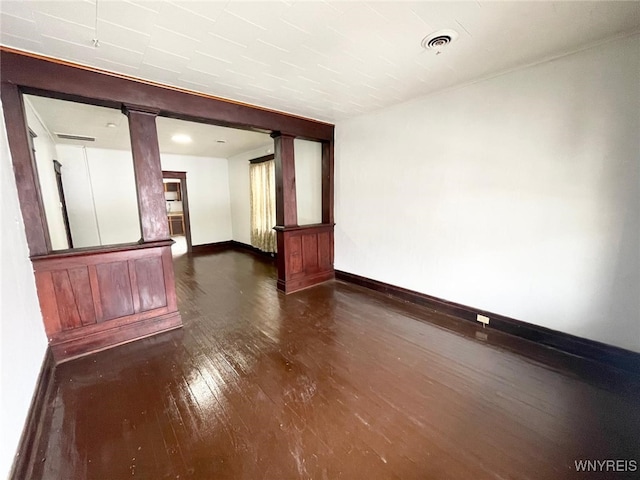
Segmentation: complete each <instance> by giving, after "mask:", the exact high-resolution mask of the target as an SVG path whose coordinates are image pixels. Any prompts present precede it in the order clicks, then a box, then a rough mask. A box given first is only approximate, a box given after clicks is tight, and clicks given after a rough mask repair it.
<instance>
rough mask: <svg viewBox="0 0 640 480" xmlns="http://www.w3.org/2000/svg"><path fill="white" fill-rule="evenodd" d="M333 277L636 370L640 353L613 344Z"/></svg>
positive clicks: (387, 286) (374, 283)
mask: <svg viewBox="0 0 640 480" xmlns="http://www.w3.org/2000/svg"><path fill="white" fill-rule="evenodd" d="M336 279H337V280H342V281H344V282H349V283H353V284H355V285H360V286H361V287H365V288H368V289H370V290H375V291H376V292H381V293H383V294H385V295H388V296H391V297H395V298H399V299H401V300H405V301H407V302H411V303H415V304H417V305H424V306H426V307H429V308H432V309H434V310H437V311H438V312H442V313H446V314H449V315H452V316H454V317H457V318H461V319H464V320H468V321H471V322H474V323H477V322H476V316H477V315H478V314H480V315H485V316H487V317H489V318H490V319H491V322H490V323H489V326H488V328H492V329H494V330H499V331H501V332H505V333H508V334H511V335H514V336H516V337H520V338H524V339H526V340H529V341H532V342H535V343H537V344H540V345H543V346H545V347H549V348H553V349H556V350H559V351H562V352H564V353H567V354H570V355H575V356H578V357H582V358H586V359H589V360H592V361H595V362H598V363H602V364H605V365H608V366H611V367H614V368H618V369H621V370H625V371H627V372H632V373H635V374H640V353H636V352H632V351H630V350H625V349H623V348H619V347H614V346H612V345H607V344H605V343H601V342H596V341H595V340H589V339H586V338H581V337H577V336H575V335H571V334H568V333H564V332H559V331H557V330H551V329H550V328H545V327H541V326H538V325H533V324H531V323H527V322H523V321H521V320H516V319H514V318H509V317H505V316H504V315H498V314H496V313H493V312H487V311H485V310H480V309H477V308H473V307H469V306H466V305H462V304H459V303H455V302H450V301H448V300H443V299H441V298H438V297H433V296H431V295H426V294H424V293H420V292H416V291H413V290H408V289H406V288H402V287H397V286H395V285H390V284H388V283H384V282H379V281H377V280H372V279H370V278H366V277H361V276H360V275H355V274H353V273H348V272H343V271H340V270H336Z"/></svg>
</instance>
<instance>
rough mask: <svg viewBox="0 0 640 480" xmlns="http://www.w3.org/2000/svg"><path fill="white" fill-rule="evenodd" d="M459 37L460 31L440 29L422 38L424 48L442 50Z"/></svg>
mask: <svg viewBox="0 0 640 480" xmlns="http://www.w3.org/2000/svg"><path fill="white" fill-rule="evenodd" d="M457 38H458V32H456V31H454V30H438V31H437V32H433V33H432V34H431V35H427V36H426V37H424V38H423V39H422V48H426V49H429V50H436V51H437V52H440V50H442V49H443V48H444V47H446V46H447V45H449V44H450V43H451V42H454V41H455V40H456V39H457Z"/></svg>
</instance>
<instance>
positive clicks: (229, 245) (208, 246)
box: [191, 240, 277, 259]
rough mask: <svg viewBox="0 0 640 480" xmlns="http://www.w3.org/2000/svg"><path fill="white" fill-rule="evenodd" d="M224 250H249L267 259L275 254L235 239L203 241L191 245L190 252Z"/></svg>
mask: <svg viewBox="0 0 640 480" xmlns="http://www.w3.org/2000/svg"><path fill="white" fill-rule="evenodd" d="M226 250H237V251H244V252H251V253H253V254H255V255H259V256H260V257H262V258H267V259H275V258H276V256H277V254H276V253H271V252H263V251H262V250H260V249H259V248H256V247H254V246H253V245H248V244H246V243H242V242H238V241H237V240H225V241H224V242H214V243H205V244H203V245H194V246H193V247H191V253H192V254H196V255H203V254H207V253H217V252H224V251H226Z"/></svg>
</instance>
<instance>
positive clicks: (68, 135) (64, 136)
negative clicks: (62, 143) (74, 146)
mask: <svg viewBox="0 0 640 480" xmlns="http://www.w3.org/2000/svg"><path fill="white" fill-rule="evenodd" d="M56 137H58V138H62V139H63V140H80V141H81V142H95V141H96V137H87V136H86V135H73V134H72V133H56Z"/></svg>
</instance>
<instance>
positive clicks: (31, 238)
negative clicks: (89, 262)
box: [0, 57, 51, 255]
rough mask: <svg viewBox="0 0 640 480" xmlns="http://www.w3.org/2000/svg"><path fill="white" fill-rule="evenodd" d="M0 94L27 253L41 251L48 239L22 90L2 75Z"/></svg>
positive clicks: (43, 252)
mask: <svg viewBox="0 0 640 480" xmlns="http://www.w3.org/2000/svg"><path fill="white" fill-rule="evenodd" d="M0 60H1V57H0ZM0 71H1V70H0ZM3 75H4V72H3ZM0 97H1V99H2V110H3V111H4V121H5V125H6V129H7V138H8V141H9V150H10V151H11V159H12V161H13V172H14V175H15V180H16V187H17V188H18V199H19V201H20V211H21V212H22V218H23V220H24V229H25V233H26V236H27V245H28V246H29V253H30V254H31V255H43V254H46V253H47V252H49V250H51V240H50V238H49V228H48V227H47V219H46V216H45V213H44V204H43V203H42V195H41V193H40V182H39V181H38V170H37V168H36V166H35V159H34V158H33V152H32V151H31V148H29V138H28V130H27V128H28V127H27V119H26V116H25V112H24V104H23V102H22V94H21V93H20V90H19V89H18V87H17V86H16V85H11V84H9V83H7V82H6V81H5V80H4V78H3V81H2V84H1V85H0Z"/></svg>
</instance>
